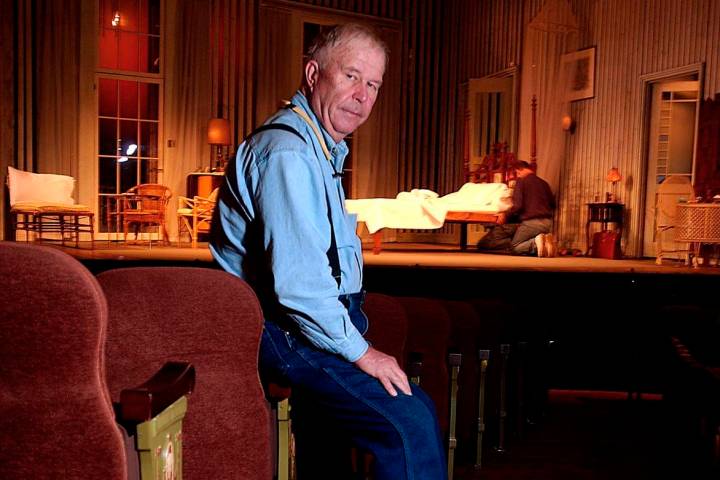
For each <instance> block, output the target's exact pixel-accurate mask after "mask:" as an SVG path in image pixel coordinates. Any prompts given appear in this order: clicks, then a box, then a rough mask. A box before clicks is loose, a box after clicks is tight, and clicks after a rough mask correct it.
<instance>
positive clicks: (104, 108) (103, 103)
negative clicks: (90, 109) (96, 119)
mask: <svg viewBox="0 0 720 480" xmlns="http://www.w3.org/2000/svg"><path fill="white" fill-rule="evenodd" d="M99 83H100V85H99V88H98V104H99V105H98V113H99V114H100V115H101V116H103V117H116V116H117V84H118V82H117V80H112V79H110V78H101V79H100V82H99Z"/></svg>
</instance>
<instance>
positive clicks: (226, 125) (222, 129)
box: [207, 118, 230, 168]
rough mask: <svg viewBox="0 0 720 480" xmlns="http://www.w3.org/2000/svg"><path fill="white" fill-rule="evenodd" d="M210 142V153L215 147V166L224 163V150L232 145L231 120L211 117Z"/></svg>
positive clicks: (220, 165) (208, 131)
mask: <svg viewBox="0 0 720 480" xmlns="http://www.w3.org/2000/svg"><path fill="white" fill-rule="evenodd" d="M207 137H208V143H209V144H210V155H211V156H212V148H213V147H215V151H216V153H215V158H216V160H215V168H221V167H223V165H224V163H225V162H224V155H223V150H224V148H225V147H226V146H227V145H230V121H229V120H227V119H225V118H211V119H210V121H209V122H208V129H207Z"/></svg>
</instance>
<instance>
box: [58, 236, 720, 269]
mask: <svg viewBox="0 0 720 480" xmlns="http://www.w3.org/2000/svg"><path fill="white" fill-rule="evenodd" d="M46 244H48V245H50V243H46ZM199 245H200V246H199V248H189V247H177V246H161V245H157V244H154V245H153V246H152V247H148V246H147V244H140V245H128V246H125V245H122V244H116V243H107V242H104V241H102V240H99V241H97V242H96V244H95V249H94V250H93V249H91V248H90V246H89V244H81V247H80V248H70V247H61V246H57V248H61V249H62V250H63V251H65V252H67V253H68V254H70V255H72V256H74V257H76V258H77V259H79V260H81V261H82V262H83V263H87V264H89V265H91V264H93V263H95V262H98V263H100V262H107V263H116V262H129V263H143V262H148V263H168V264H183V263H192V264H196V265H198V266H199V265H202V264H205V263H207V264H211V263H212V257H211V255H210V251H209V250H208V248H207V244H204V243H200V244H199ZM363 257H364V261H365V266H366V267H368V268H372V267H398V268H402V267H409V268H439V269H472V270H488V271H498V270H499V271H509V272H512V271H514V272H575V273H617V274H662V275H700V276H705V275H720V267H714V266H704V267H699V268H693V267H687V266H685V265H684V264H683V262H681V261H673V260H665V261H664V262H663V265H655V260H654V259H623V260H606V259H601V258H590V257H573V256H567V257H554V258H536V257H523V256H512V255H495V254H488V253H479V252H475V251H460V250H459V249H458V248H457V246H454V245H434V244H420V243H412V244H409V243H408V244H388V245H385V247H384V250H383V251H382V252H380V253H379V254H377V255H375V254H373V253H372V251H371V249H370V248H368V249H365V250H363Z"/></svg>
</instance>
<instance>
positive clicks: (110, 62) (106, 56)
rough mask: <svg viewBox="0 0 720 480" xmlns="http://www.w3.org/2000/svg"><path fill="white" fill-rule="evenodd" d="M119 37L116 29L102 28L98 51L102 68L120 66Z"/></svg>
mask: <svg viewBox="0 0 720 480" xmlns="http://www.w3.org/2000/svg"><path fill="white" fill-rule="evenodd" d="M117 44H118V37H117V34H116V32H115V31H114V30H112V29H108V28H102V29H100V42H99V45H98V51H99V52H100V58H99V59H98V64H99V66H100V68H112V69H116V68H118V45H117Z"/></svg>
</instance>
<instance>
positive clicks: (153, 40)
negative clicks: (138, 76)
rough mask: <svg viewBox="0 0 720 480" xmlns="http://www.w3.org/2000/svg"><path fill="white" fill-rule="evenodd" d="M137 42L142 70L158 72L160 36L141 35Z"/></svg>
mask: <svg viewBox="0 0 720 480" xmlns="http://www.w3.org/2000/svg"><path fill="white" fill-rule="evenodd" d="M138 42H139V48H140V65H141V67H142V70H143V71H145V72H150V73H160V38H159V37H147V36H141V37H140V38H139V40H138Z"/></svg>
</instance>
